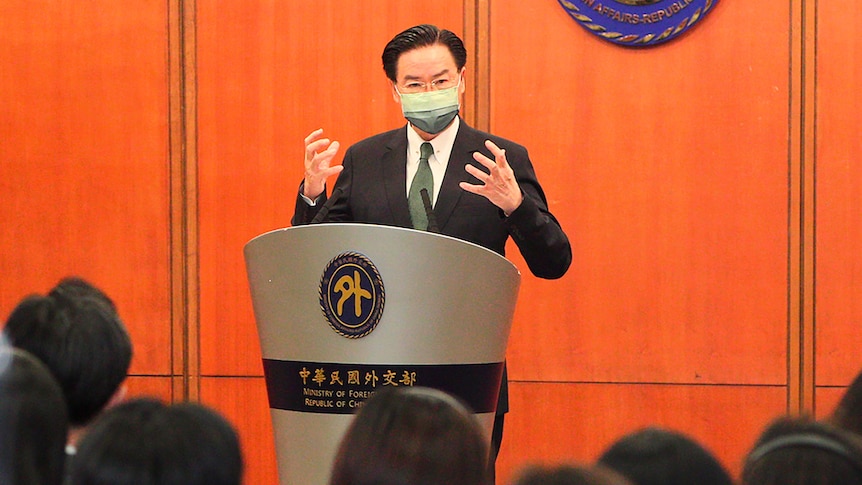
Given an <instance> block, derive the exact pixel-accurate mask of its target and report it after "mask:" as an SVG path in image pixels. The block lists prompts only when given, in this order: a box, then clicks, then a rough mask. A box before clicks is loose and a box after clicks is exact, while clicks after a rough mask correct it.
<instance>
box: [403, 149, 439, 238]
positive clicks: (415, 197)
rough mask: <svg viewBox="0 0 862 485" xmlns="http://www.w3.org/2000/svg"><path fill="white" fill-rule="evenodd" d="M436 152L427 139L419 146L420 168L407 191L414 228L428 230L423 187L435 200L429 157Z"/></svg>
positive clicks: (429, 196)
mask: <svg viewBox="0 0 862 485" xmlns="http://www.w3.org/2000/svg"><path fill="white" fill-rule="evenodd" d="M432 153H434V147H433V146H431V144H430V143H428V142H427V141H426V142H425V143H423V144H422V146H421V147H420V148H419V169H418V170H416V175H414V176H413V182H411V183H410V192H408V193H407V205H408V206H410V220H411V221H413V229H419V230H421V231H427V230H428V215H427V214H426V213H425V205H424V204H423V203H422V195H421V192H422V189H427V190H428V198H429V199H431V200H434V174H432V173H431V166H430V165H428V157H430V156H431V154H432Z"/></svg>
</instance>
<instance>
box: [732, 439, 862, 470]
mask: <svg viewBox="0 0 862 485" xmlns="http://www.w3.org/2000/svg"><path fill="white" fill-rule="evenodd" d="M797 447H807V448H816V449H819V450H823V451H828V452H830V453H833V454H835V455H838V456H840V457H841V458H844V459H845V460H846V461H848V462H850V464H851V465H853V468H855V469H856V471H857V472H858V473H860V474H862V461H860V457H859V456H856V455H855V454H854V453H853V452H852V451H851V450H850V449H849V448H848V447H847V446H846V445H844V444H843V443H841V442H840V441H837V440H835V439H834V438H830V437H828V436H823V435H818V434H814V433H801V434H795V435H789V436H780V437H778V438H775V439H773V440H770V441H767V442H766V443H764V444H762V445H760V446H758V447H757V448H755V449H754V451H752V452H751V454H750V455H748V462H749V463H755V462H757V461H758V460H760V459H762V458H763V457H764V456H766V455H768V454H769V453H772V452H773V451H776V450H781V449H785V448H797Z"/></svg>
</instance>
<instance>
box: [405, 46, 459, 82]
mask: <svg viewBox="0 0 862 485" xmlns="http://www.w3.org/2000/svg"><path fill="white" fill-rule="evenodd" d="M457 70H458V66H457V65H456V64H455V58H454V57H453V56H452V53H451V52H450V51H449V48H448V47H446V46H445V45H442V44H433V45H430V46H422V47H417V48H415V49H410V50H409V51H404V52H402V53H401V55H400V56H398V62H397V63H396V72H397V76H398V77H401V76H410V77H415V76H419V75H422V76H428V75H429V74H430V75H431V76H436V75H442V74H447V73H452V72H457ZM420 71H421V72H420Z"/></svg>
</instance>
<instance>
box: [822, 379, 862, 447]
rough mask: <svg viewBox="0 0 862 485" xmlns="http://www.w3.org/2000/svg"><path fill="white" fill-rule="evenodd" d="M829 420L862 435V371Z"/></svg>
mask: <svg viewBox="0 0 862 485" xmlns="http://www.w3.org/2000/svg"><path fill="white" fill-rule="evenodd" d="M829 422H831V423H832V424H834V425H835V426H837V427H839V428H842V429H845V430H847V431H850V432H851V433H855V434H857V435H859V436H862V372H860V373H859V374H858V375H857V376H856V378H855V379H853V382H851V383H850V386H849V387H848V388H847V390H846V391H845V392H844V396H842V397H841V401H839V402H838V406H837V407H836V408H835V411H834V412H833V413H832V416H831V417H830V418H829Z"/></svg>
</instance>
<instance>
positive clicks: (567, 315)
mask: <svg viewBox="0 0 862 485" xmlns="http://www.w3.org/2000/svg"><path fill="white" fill-rule="evenodd" d="M767 3H768V5H765V4H764V2H757V3H756V4H753V3H752V4H744V3H739V2H721V3H719V4H718V5H717V6H716V7H715V9H714V10H713V11H712V12H711V13H709V15H707V16H706V18H705V19H704V20H702V21H701V22H700V23H698V24H697V25H696V26H695V27H694V28H693V29H692V31H691V32H689V33H688V34H687V35H686V36H685V37H682V38H680V39H677V40H676V41H673V42H670V43H668V44H665V45H662V46H659V47H655V48H650V49H641V50H637V49H626V48H621V47H618V46H615V45H612V44H610V43H607V42H604V41H601V40H599V39H598V38H596V37H594V36H592V35H590V34H588V33H587V32H586V31H584V29H583V28H581V27H580V26H579V25H577V23H576V22H575V21H573V20H572V19H571V18H570V17H569V16H568V15H567V14H566V12H565V11H564V10H563V9H562V8H561V7H560V6H559V5H558V4H557V3H556V2H494V3H493V4H492V7H491V15H492V17H491V80H492V84H491V90H492V91H491V92H492V96H491V107H492V110H491V114H492V116H491V124H492V130H493V131H494V132H495V133H497V134H499V135H503V136H506V137H509V138H513V139H515V140H518V141H520V142H521V143H523V144H525V145H526V146H527V147H528V148H529V149H530V151H531V157H532V159H533V162H534V164H535V165H536V170H537V172H538V174H539V176H540V179H541V180H542V181H543V184H544V187H545V189H546V192H547V194H548V198H549V201H550V205H551V210H552V211H553V212H554V213H555V214H556V215H557V217H558V218H559V219H560V221H561V223H562V225H563V227H564V228H565V229H566V231H567V233H568V234H569V236H570V238H571V240H572V245H573V253H574V258H573V265H572V268H571V270H570V271H569V273H568V275H567V276H566V277H564V278H563V279H562V280H560V281H559V282H539V281H536V280H535V279H534V278H531V277H527V278H525V281H524V284H523V286H522V292H521V295H520V298H519V304H518V310H517V316H516V321H515V328H514V331H513V336H512V339H511V344H510V352H509V358H510V364H511V365H510V374H509V375H510V378H513V379H526V380H537V379H538V380H563V381H565V380H576V381H610V382H628V381H635V382H676V383H744V384H782V383H784V382H785V381H786V363H785V358H786V338H787V337H786V328H787V296H788V295H787V261H788V257H789V255H788V254H787V247H788V227H787V221H788V212H787V208H788V192H787V190H788V176H787V173H788V161H787V156H788V152H787V150H788V125H789V122H790V120H789V113H788V99H789V78H788V70H789V51H788V41H789V26H788V25H787V18H788V15H789V11H788V8H789V5H788V2H786V1H778V0H771V1H769V2H767ZM764 9H767V10H768V11H770V15H768V16H763V15H761V13H762V12H763V11H764ZM751 18H758V27H757V28H756V29H752V28H750V19H751ZM509 25H518V28H517V29H511V28H506V26H509ZM503 31H505V33H503ZM521 267H522V268H523V265H521Z"/></svg>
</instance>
